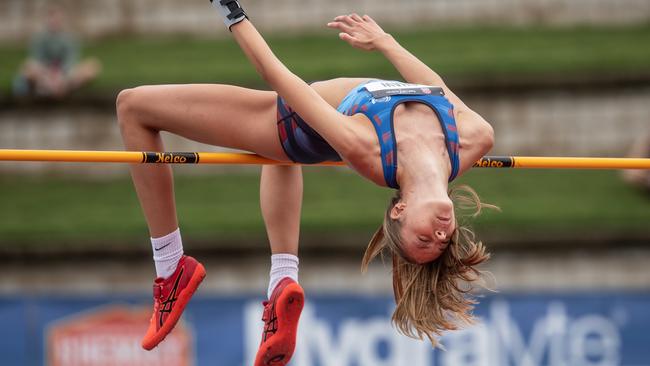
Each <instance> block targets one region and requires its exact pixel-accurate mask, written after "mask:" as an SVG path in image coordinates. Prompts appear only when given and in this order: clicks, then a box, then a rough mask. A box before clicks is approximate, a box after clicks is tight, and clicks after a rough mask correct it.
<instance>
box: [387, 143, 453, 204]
mask: <svg viewBox="0 0 650 366" xmlns="http://www.w3.org/2000/svg"><path fill="white" fill-rule="evenodd" d="M397 157H398V165H397V166H398V169H397V182H398V184H399V185H400V189H401V191H402V197H403V198H404V199H405V200H406V199H407V197H410V196H416V197H418V199H428V198H431V199H437V198H439V197H442V196H444V197H447V188H448V185H449V184H448V183H449V175H450V174H451V164H450V162H449V157H448V156H447V151H446V149H444V148H442V149H441V148H440V147H435V146H434V147H429V146H425V145H423V144H417V143H416V144H402V146H401V147H400V148H398V154H397Z"/></svg>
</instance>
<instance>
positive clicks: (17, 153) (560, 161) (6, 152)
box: [0, 149, 650, 169]
mask: <svg viewBox="0 0 650 366" xmlns="http://www.w3.org/2000/svg"><path fill="white" fill-rule="evenodd" d="M0 161H40V162H77V163H131V164H221V165H293V164H294V163H287V162H280V161H275V160H271V159H267V158H264V157H261V156H259V155H256V154H250V153H214V152H146V151H80V150H15V149H0ZM314 165H329V166H333V165H345V163H343V162H325V163H319V164H314ZM474 167H478V168H542V169H650V159H641V158H596V157H547V156H485V157H483V158H481V159H480V160H478V161H477V162H476V163H475V164H474Z"/></svg>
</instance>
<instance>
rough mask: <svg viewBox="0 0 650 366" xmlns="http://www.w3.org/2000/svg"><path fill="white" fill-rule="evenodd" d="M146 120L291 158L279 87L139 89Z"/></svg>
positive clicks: (170, 129)
mask: <svg viewBox="0 0 650 366" xmlns="http://www.w3.org/2000/svg"><path fill="white" fill-rule="evenodd" d="M136 90H137V91H136V92H135V94H136V95H138V97H136V98H137V100H138V103H137V104H138V106H137V110H138V112H139V113H138V115H142V116H143V120H142V121H140V123H142V124H144V125H145V126H147V127H150V128H153V129H157V130H163V131H168V132H171V133H173V134H177V135H180V136H183V137H186V138H189V139H191V140H195V141H198V142H202V143H206V144H210V145H217V146H222V147H229V148H234V149H242V150H248V151H251V152H255V153H258V154H260V155H263V156H266V157H269V158H272V159H279V160H286V159H287V158H286V155H285V153H284V151H283V150H282V146H281V144H280V140H279V137H278V133H277V125H276V121H275V117H276V96H277V94H276V93H275V92H270V91H260V90H253V89H247V88H241V87H236V86H230V85H218V84H190V85H158V86H145V87H139V88H137V89H136Z"/></svg>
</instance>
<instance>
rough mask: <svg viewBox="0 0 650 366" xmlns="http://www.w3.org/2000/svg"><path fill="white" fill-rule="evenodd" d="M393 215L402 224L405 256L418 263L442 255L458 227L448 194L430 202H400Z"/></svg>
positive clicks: (427, 261) (426, 261)
mask: <svg viewBox="0 0 650 366" xmlns="http://www.w3.org/2000/svg"><path fill="white" fill-rule="evenodd" d="M391 218H393V219H395V220H400V222H401V224H402V228H401V233H400V234H401V238H402V251H403V252H404V255H405V256H406V257H407V258H408V259H409V260H411V261H413V262H414V263H418V264H424V263H429V262H432V261H434V260H436V259H437V258H438V257H440V255H441V254H442V253H443V252H444V251H445V249H447V246H448V245H449V243H450V241H451V237H452V235H453V233H454V230H456V217H455V215H454V205H453V203H452V202H451V200H450V199H449V198H448V197H447V199H441V200H437V201H428V202H412V201H411V202H409V203H408V204H406V203H404V202H399V203H397V205H395V207H394V208H393V209H392V210H391Z"/></svg>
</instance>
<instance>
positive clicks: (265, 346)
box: [255, 277, 305, 366]
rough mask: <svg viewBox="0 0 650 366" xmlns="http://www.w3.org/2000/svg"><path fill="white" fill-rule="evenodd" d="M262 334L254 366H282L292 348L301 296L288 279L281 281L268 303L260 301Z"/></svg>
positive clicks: (288, 358)
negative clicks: (262, 310) (261, 305)
mask: <svg viewBox="0 0 650 366" xmlns="http://www.w3.org/2000/svg"><path fill="white" fill-rule="evenodd" d="M263 304H264V315H263V316H262V320H263V321H264V332H263V333H262V343H261V344H260V348H259V350H258V351H257V356H256V357H255V366H284V365H286V364H287V363H289V360H291V356H293V351H294V349H295V348H296V335H297V333H298V320H299V319H300V313H301V312H302V308H303V306H304V304H305V293H304V291H303V290H302V287H300V285H299V284H298V283H297V282H296V281H294V280H292V279H291V278H288V277H286V278H283V279H282V281H280V283H279V284H278V285H277V286H276V287H275V289H274V290H273V294H272V295H271V298H270V299H269V301H264V303H263Z"/></svg>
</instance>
